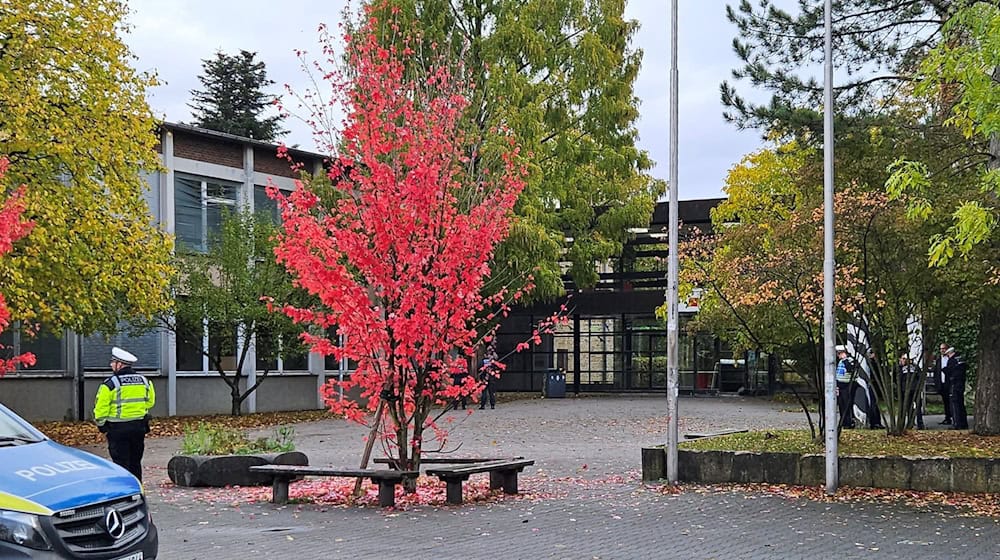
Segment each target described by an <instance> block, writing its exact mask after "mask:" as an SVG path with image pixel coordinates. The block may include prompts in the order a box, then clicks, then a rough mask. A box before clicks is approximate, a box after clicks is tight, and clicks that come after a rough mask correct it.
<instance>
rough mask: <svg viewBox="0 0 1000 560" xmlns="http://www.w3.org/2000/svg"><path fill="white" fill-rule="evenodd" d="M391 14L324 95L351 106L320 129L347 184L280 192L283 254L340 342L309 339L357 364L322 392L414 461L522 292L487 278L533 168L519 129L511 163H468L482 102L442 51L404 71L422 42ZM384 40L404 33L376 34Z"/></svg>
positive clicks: (339, 180)
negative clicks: (350, 393)
mask: <svg viewBox="0 0 1000 560" xmlns="http://www.w3.org/2000/svg"><path fill="white" fill-rule="evenodd" d="M395 15H396V14H395V13H389V14H387V17H383V18H379V17H378V16H377V15H376V12H375V11H374V10H373V9H371V8H367V9H366V10H365V12H364V15H363V17H362V18H361V21H360V23H359V24H358V25H357V26H356V28H355V29H354V31H353V32H352V33H347V34H345V35H346V36H345V38H344V42H345V45H346V47H345V48H346V54H345V57H346V60H347V65H348V69H349V72H348V73H347V74H344V73H340V72H331V73H328V74H326V79H327V81H328V85H329V87H330V92H327V93H325V94H324V99H327V100H333V102H337V103H340V104H341V106H343V107H344V110H345V113H346V117H345V120H344V127H343V129H342V130H337V131H330V130H320V131H318V132H319V135H320V136H326V137H329V138H331V141H333V142H336V143H335V144H331V145H327V146H326V148H327V149H329V150H330V151H331V152H336V153H337V157H336V158H335V159H334V160H333V161H332V162H331V164H332V169H331V171H330V173H329V178H330V180H331V181H333V182H334V184H333V187H334V188H335V189H336V191H337V192H336V195H335V196H320V194H321V193H320V194H318V193H317V192H315V190H314V189H312V188H310V187H309V186H307V185H305V184H300V185H299V186H298V188H297V189H296V190H295V191H294V192H293V193H292V194H291V195H290V196H289V197H288V198H287V199H285V198H282V200H281V208H282V217H283V231H282V234H281V236H280V242H279V245H278V248H277V250H276V254H277V255H278V258H279V261H280V262H282V263H284V264H285V266H286V267H288V269H289V270H290V271H291V272H292V275H293V277H294V278H295V282H296V283H297V285H299V286H301V287H302V288H304V289H305V290H306V291H308V292H309V293H310V294H311V295H313V296H314V297H316V298H317V300H318V303H317V304H315V305H310V306H308V307H295V306H286V307H285V308H284V311H285V312H286V313H287V314H288V315H289V316H291V317H293V318H295V319H296V320H297V321H299V322H301V323H304V324H308V325H312V326H313V327H314V328H315V329H317V330H320V331H323V332H325V331H326V330H327V329H331V328H335V329H336V332H337V333H338V334H339V335H343V337H344V343H343V344H342V345H340V344H338V343H337V340H336V339H334V340H330V339H329V338H328V337H327V336H320V335H316V334H314V333H313V332H312V331H311V332H310V334H307V335H305V340H307V341H308V342H309V343H310V345H311V346H312V348H313V349H314V350H316V351H319V352H321V353H323V354H333V355H334V356H336V357H337V358H344V357H346V358H349V359H351V360H354V361H356V362H357V369H356V370H355V371H354V372H353V373H352V375H351V377H350V378H349V379H347V380H345V381H344V382H343V383H342V384H340V383H338V382H337V381H336V380H332V381H331V382H330V383H329V384H328V385H327V386H326V387H325V388H324V395H325V397H326V400H327V403H328V404H329V405H330V407H331V408H332V409H333V410H335V411H339V412H343V413H344V414H345V415H346V416H347V417H348V418H350V419H353V420H358V421H365V414H366V412H375V413H376V418H375V419H374V420H371V423H372V424H371V425H373V426H374V427H375V428H376V429H377V430H378V432H379V433H378V435H379V436H381V438H382V441H384V442H386V445H387V446H388V447H389V449H388V450H387V452H389V453H392V454H393V455H397V454H398V459H399V460H400V461H401V464H403V465H406V466H407V467H408V468H413V469H416V468H418V467H419V464H420V453H421V450H422V449H423V446H424V442H425V439H428V440H429V439H430V437H428V436H425V432H428V431H434V434H435V437H436V438H437V439H439V440H441V439H443V438H445V437H446V434H445V432H444V430H443V429H441V428H440V427H439V426H438V425H437V423H436V419H435V418H433V417H432V416H431V407H432V406H434V405H444V404H448V403H450V402H451V401H453V400H454V399H455V398H456V397H459V396H461V395H474V394H477V393H478V391H479V389H480V385H479V382H478V381H476V379H475V376H472V375H470V376H466V377H465V381H463V382H459V383H453V381H452V374H461V373H463V372H465V371H467V368H468V360H469V358H471V357H472V356H473V354H474V351H475V348H476V347H477V346H478V345H479V343H480V342H481V341H483V340H484V338H485V339H487V340H488V339H490V338H491V333H490V331H489V330H487V334H486V335H485V337H483V336H482V335H481V333H480V332H479V331H478V328H479V327H481V326H482V325H483V324H484V323H486V322H488V321H490V320H492V319H493V318H494V317H495V316H497V315H499V314H504V313H506V306H507V303H508V302H510V301H511V300H512V299H517V298H518V297H519V295H520V292H517V291H510V290H505V289H502V288H501V289H496V290H492V293H494V294H495V295H484V293H485V290H484V287H485V286H484V284H485V282H486V280H487V279H488V278H489V277H490V264H489V263H490V260H491V258H492V257H493V254H494V251H495V248H496V245H497V244H498V243H499V242H501V241H502V240H503V239H504V238H505V237H506V236H507V234H508V231H509V229H510V223H511V220H512V216H513V208H514V205H515V202H516V200H517V198H518V195H519V194H520V193H521V191H522V189H523V188H524V177H525V172H526V170H525V169H524V167H523V165H522V164H521V163H519V161H518V158H519V149H518V148H517V146H516V144H515V140H514V137H513V136H508V137H507V139H506V142H507V144H506V145H507V148H506V150H505V151H504V152H503V153H502V154H499V153H497V155H498V156H500V157H497V158H496V159H487V156H486V155H480V156H479V157H480V160H479V161H477V162H476V164H475V165H472V160H471V158H470V157H469V156H467V155H466V154H469V153H470V146H471V145H475V144H476V143H477V142H478V141H480V140H481V138H479V137H476V136H470V135H469V134H468V131H467V130H466V129H464V127H463V126H462V117H463V115H464V114H465V111H466V109H467V107H468V103H469V100H470V99H472V98H473V97H471V96H470V94H469V89H468V86H469V84H468V82H467V81H466V80H463V79H461V77H462V75H463V74H462V70H461V68H460V67H458V68H456V67H454V66H453V65H452V64H451V63H450V61H449V60H448V59H446V58H444V59H441V60H439V61H438V62H436V63H433V64H429V65H428V66H425V67H424V68H425V69H426V70H425V72H426V73H420V72H407V71H406V68H407V66H408V65H409V63H411V62H412V61H413V57H414V56H415V55H414V49H413V46H414V45H415V44H416V41H415V40H414V39H413V36H412V34H411V33H410V32H409V31H404V30H405V29H407V27H406V26H405V25H400V24H399V22H398V21H396V20H395V19H394V16H395ZM386 34H396V37H395V38H396V39H398V40H396V41H393V42H390V43H384V42H380V41H379V40H378V38H379V37H384V36H385V35H386ZM325 49H326V50H327V52H328V53H333V52H334V48H333V46H331V45H329V44H328V45H327V46H326V47H325ZM494 153H496V152H494ZM272 194H276V193H275V192H274V191H273V190H272ZM355 387H357V388H359V389H360V391H361V397H362V398H361V400H360V401H358V400H353V399H352V400H341V399H340V398H338V393H337V389H338V388H344V389H346V390H350V389H351V388H355ZM382 411H385V413H386V415H387V416H388V418H389V422H387V423H386V424H388V425H387V426H386V424H383V420H382V419H381V418H379V417H378V416H379V413H381V412H382Z"/></svg>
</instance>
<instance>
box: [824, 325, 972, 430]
mask: <svg viewBox="0 0 1000 560" xmlns="http://www.w3.org/2000/svg"><path fill="white" fill-rule="evenodd" d="M836 351H837V372H836V379H837V408H838V409H839V411H840V423H841V426H842V427H844V428H854V425H855V423H854V413H853V410H854V402H855V395H856V394H857V391H858V390H864V391H866V392H867V395H865V397H866V399H867V403H868V406H867V410H866V416H867V420H868V427H869V428H873V429H878V428H882V427H883V426H882V422H881V412H880V410H879V407H878V395H877V393H878V391H877V390H876V384H878V383H881V382H883V380H882V375H881V371H880V365H879V362H878V360H877V359H876V356H875V354H874V352H871V351H870V352H869V353H868V364H869V367H870V369H871V375H869V376H868V379H867V380H865V381H864V382H860V381H859V377H858V371H857V367H856V365H855V363H854V361H853V360H852V359H851V358H850V357H849V356H848V352H847V347H846V346H837V347H836ZM967 369H968V366H967V364H966V362H965V360H963V359H962V357H961V356H960V355H959V354H958V353H957V352H956V351H955V348H954V347H952V346H949V345H948V344H944V343H942V344H941V346H940V354H939V355H938V359H937V360H936V363H935V365H934V368H933V369H932V370H931V371H928V373H927V381H931V380H933V385H934V387H935V389H936V390H937V392H938V394H939V395H941V400H942V401H943V403H944V416H945V417H944V421H942V422H941V424H945V425H951V427H952V429H953V430H967V429H968V428H969V418H968V413H967V411H966V409H965V378H966V371H967ZM895 374H896V375H895V379H896V380H897V382H898V383H899V386H900V387H901V388H902V391H904V392H905V393H906V395H904V396H905V401H906V402H913V403H914V406H915V408H916V410H915V412H916V418H915V419H916V427H917V429H918V430H922V429H924V416H923V413H924V406H923V405H924V391H925V387H923V386H922V383H921V381H922V380H921V378H920V377H919V374H920V369H919V368H918V367H917V366H916V365H914V364H913V362H912V360H911V359H910V356H909V355H908V354H906V353H904V354H902V355H901V356H900V357H899V362H898V364H897V366H896V370H895Z"/></svg>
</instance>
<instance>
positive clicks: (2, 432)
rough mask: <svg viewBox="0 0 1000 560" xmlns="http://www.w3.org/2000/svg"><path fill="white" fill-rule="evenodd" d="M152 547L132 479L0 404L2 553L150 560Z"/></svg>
mask: <svg viewBox="0 0 1000 560" xmlns="http://www.w3.org/2000/svg"><path fill="white" fill-rule="evenodd" d="M158 547H159V538H158V536H157V532H156V526H154V525H153V520H152V518H151V517H150V514H149V509H148V508H147V506H146V499H145V497H144V496H143V494H142V485H141V484H140V483H139V481H138V480H137V479H136V478H135V477H134V476H132V475H131V474H129V473H128V471H126V470H125V469H123V468H121V467H119V466H118V465H115V464H114V463H112V462H110V461H107V460H105V459H102V458H100V457H97V456H96V455H91V454H90V453H86V452H84V451H80V450H79V449H73V448H71V447H66V446H63V445H59V444H58V443H55V442H54V441H52V440H50V439H49V438H47V437H45V435H43V434H42V433H41V432H39V431H38V430H36V429H35V428H34V427H32V426H31V425H30V424H28V423H27V422H25V421H24V420H22V419H21V418H20V417H18V416H17V415H16V414H14V413H13V412H11V411H10V410H9V409H8V408H6V407H5V406H3V405H2V404H0V558H2V559H3V560H21V559H33V560H57V559H58V560H66V559H87V560H153V559H155V558H156V553H157V549H158Z"/></svg>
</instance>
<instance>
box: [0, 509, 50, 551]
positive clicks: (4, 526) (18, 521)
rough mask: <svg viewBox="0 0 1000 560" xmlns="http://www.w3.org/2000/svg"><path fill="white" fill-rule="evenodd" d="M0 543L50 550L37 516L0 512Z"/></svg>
mask: <svg viewBox="0 0 1000 560" xmlns="http://www.w3.org/2000/svg"><path fill="white" fill-rule="evenodd" d="M0 541H6V542H9V543H14V544H16V545H20V546H26V547H28V548H34V549H38V550H48V549H49V548H50V547H49V542H48V541H47V540H45V535H43V534H42V525H41V523H40V522H39V521H38V516H37V515H31V514H30V513H20V512H16V511H2V510H0Z"/></svg>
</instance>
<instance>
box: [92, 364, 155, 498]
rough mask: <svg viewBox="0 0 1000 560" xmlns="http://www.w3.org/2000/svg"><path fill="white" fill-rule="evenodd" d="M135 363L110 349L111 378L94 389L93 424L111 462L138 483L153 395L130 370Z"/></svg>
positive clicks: (142, 378)
mask: <svg viewBox="0 0 1000 560" xmlns="http://www.w3.org/2000/svg"><path fill="white" fill-rule="evenodd" d="M137 361H138V358H136V357H135V356H134V355H133V354H131V353H130V352H126V351H125V350H122V349H121V348H118V347H117V346H116V347H114V348H112V349H111V376H110V377H108V378H107V379H105V380H104V383H101V386H100V387H99V388H98V389H97V400H96V401H95V402H94V421H95V422H97V427H98V429H99V430H101V432H102V433H104V434H105V435H106V436H107V438H108V453H110V454H111V460H112V461H114V462H115V463H116V464H118V465H121V466H122V467H124V468H125V469H126V470H128V472H130V473H132V474H133V475H135V477H136V478H138V479H139V481H140V482H141V481H142V453H143V451H144V450H145V439H146V434H147V433H149V410H150V409H151V408H153V405H154V404H155V403H156V391H155V390H154V389H153V384H152V383H150V381H149V380H148V379H146V377H145V376H144V375H140V374H138V373H136V372H135V370H133V369H132V365H133V364H135V363H136V362H137Z"/></svg>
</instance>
